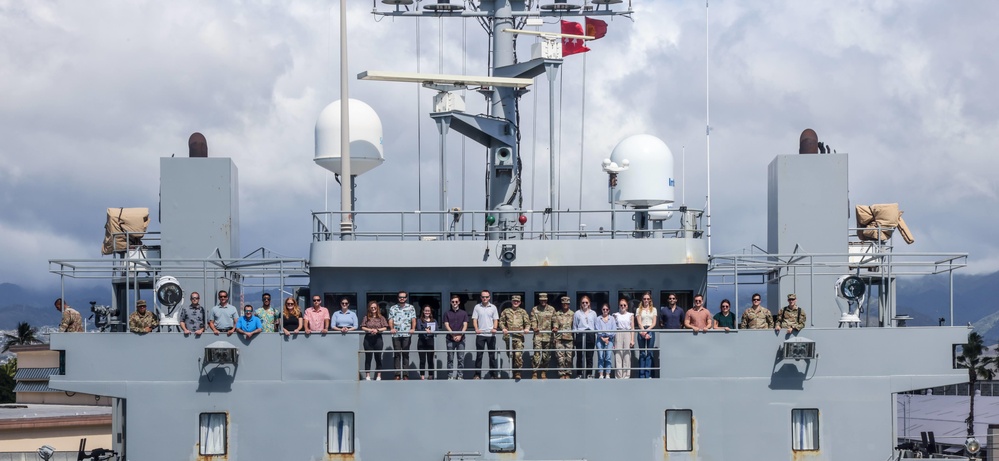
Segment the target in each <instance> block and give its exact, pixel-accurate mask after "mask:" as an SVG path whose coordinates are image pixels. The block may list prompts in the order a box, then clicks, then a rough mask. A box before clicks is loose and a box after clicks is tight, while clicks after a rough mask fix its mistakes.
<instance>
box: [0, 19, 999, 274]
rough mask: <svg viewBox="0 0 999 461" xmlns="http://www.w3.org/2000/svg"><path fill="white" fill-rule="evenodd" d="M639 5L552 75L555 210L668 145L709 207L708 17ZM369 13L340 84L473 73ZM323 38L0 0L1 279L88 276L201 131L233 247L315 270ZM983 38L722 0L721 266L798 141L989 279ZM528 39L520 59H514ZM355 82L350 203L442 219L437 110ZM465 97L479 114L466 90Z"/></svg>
mask: <svg viewBox="0 0 999 461" xmlns="http://www.w3.org/2000/svg"><path fill="white" fill-rule="evenodd" d="M580 1H582V0H580ZM632 3H633V5H634V9H635V14H634V16H633V18H632V20H629V19H626V18H621V17H618V18H615V19H613V20H609V22H610V27H609V31H608V34H607V36H606V37H605V38H603V39H601V40H599V41H595V42H592V43H591V48H592V51H591V52H589V53H587V54H586V55H585V56H584V55H577V56H571V57H568V58H567V59H566V63H565V65H564V67H563V70H562V73H561V75H560V80H559V81H560V86H559V88H558V89H557V90H556V92H557V95H556V97H557V100H556V101H557V102H556V104H557V105H558V107H559V108H560V110H559V112H558V113H559V116H558V117H557V119H556V120H557V121H556V123H557V124H558V126H559V127H560V128H561V132H562V135H561V137H560V138H558V139H559V142H558V143H559V146H560V159H559V163H558V165H559V167H560V169H559V171H560V190H561V191H562V196H561V197H562V198H561V199H562V208H571V209H578V208H579V207H580V202H581V203H582V208H583V209H603V208H606V207H607V205H606V189H605V185H606V177H605V175H604V173H602V172H601V170H600V160H601V159H602V158H604V157H607V156H608V155H609V152H610V151H611V149H613V147H614V145H615V144H616V143H617V142H618V141H620V140H621V139H623V138H624V137H626V136H628V135H632V134H638V133H648V134H652V135H655V136H658V137H660V138H661V139H663V140H664V141H665V142H666V143H667V144H668V145H669V146H670V147H671V149H672V150H673V153H674V155H675V157H676V166H677V172H676V176H677V177H678V178H679V180H678V182H677V199H678V200H680V199H681V198H682V199H683V201H684V202H685V203H686V204H687V205H689V206H691V207H694V208H701V207H703V206H704V202H705V200H704V197H705V195H706V194H707V192H708V191H707V190H706V188H705V187H704V183H705V177H706V162H705V136H704V131H705V91H706V88H707V87H706V85H705V63H706V58H705V5H704V3H703V2H702V1H686V0H675V1H665V0H632ZM371 5H372V4H371V2H370V1H368V0H356V1H352V2H351V3H350V5H348V6H349V11H348V19H349V24H350V26H349V34H350V39H349V40H350V52H349V56H350V61H351V62H350V74H351V75H356V74H357V73H359V72H361V71H364V70H395V71H410V72H415V71H418V70H419V71H423V72H444V73H468V74H477V75H481V74H484V73H485V70H484V69H485V61H484V58H483V57H482V53H481V52H482V51H483V50H485V44H486V42H485V38H484V34H483V32H482V29H481V27H480V26H479V24H478V23H477V22H474V21H468V22H465V23H464V24H463V23H462V22H461V21H459V20H456V19H443V20H441V19H436V18H427V19H421V20H419V21H416V20H413V19H392V18H383V19H380V20H379V19H378V18H376V17H374V16H372V15H371V14H370V11H371ZM378 5H381V3H380V2H378ZM337 22H338V3H336V2H322V1H314V0H313V1H281V2H271V1H240V2H230V1H219V2H195V1H187V0H176V1H172V2H154V1H142V0H136V1H131V2H111V1H103V0H93V1H88V2H77V1H65V0H62V1H60V0H54V1H36V0H31V1H28V0H0V263H2V264H0V282H13V283H18V284H24V285H32V286H41V285H46V284H52V283H56V282H57V279H56V278H55V276H53V275H50V274H48V273H47V268H48V265H47V261H48V260H49V259H69V258H89V257H98V256H99V254H100V253H99V251H100V250H99V245H100V242H101V239H102V237H103V225H104V209H105V208H107V207H117V206H127V207H132V206H141V207H148V208H150V210H151V212H152V214H153V216H155V213H156V210H157V192H158V188H157V183H158V178H159V171H158V169H159V158H160V157H163V156H170V155H171V154H176V155H186V154H187V138H188V136H189V135H190V134H191V133H192V132H194V131H200V132H202V133H204V134H205V135H206V137H207V138H208V143H209V150H210V155H211V156H228V157H232V158H233V159H234V161H235V162H236V164H237V166H238V168H239V175H240V192H241V202H240V208H241V209H240V216H241V229H242V231H241V236H242V248H243V252H244V253H246V252H249V251H251V250H253V249H255V248H258V247H261V246H265V247H268V248H270V249H272V250H274V251H276V252H278V253H281V254H285V255H289V256H303V257H304V256H307V254H308V243H309V239H310V235H309V232H310V224H311V215H310V212H311V211H320V210H324V209H326V207H327V205H326V203H327V194H326V191H327V184H330V185H329V196H330V198H329V203H330V207H331V208H332V209H338V203H339V199H338V196H337V194H338V189H337V188H336V187H335V186H336V184H335V183H331V182H330V180H329V175H327V174H326V173H325V170H323V169H321V168H320V167H318V166H316V165H315V164H314V162H313V160H312V159H313V155H314V134H313V130H314V126H315V121H316V117H317V115H318V114H319V112H320V111H321V110H322V108H323V107H324V106H326V105H327V104H329V103H330V102H332V101H334V100H336V99H338V98H339V94H338V93H339V89H338V73H337V59H338V51H337V50H338V43H337V40H338V32H337V29H336V24H337ZM995 24H999V6H997V4H996V3H995V2H994V1H992V0H968V1H961V2H947V1H940V0H934V1H930V0H906V1H896V0H812V1H808V2H801V1H795V0H757V1H753V2H745V1H734V0H715V1H714V2H713V3H712V4H711V6H710V33H709V34H708V37H707V40H708V46H709V48H710V50H709V55H708V57H707V61H708V62H709V63H710V68H711V71H710V72H711V73H710V94H711V101H710V107H711V126H712V134H711V160H712V165H711V172H712V189H713V190H712V191H711V193H712V207H713V219H712V229H713V232H712V233H713V235H714V239H713V243H712V248H713V252H714V253H731V252H739V251H741V250H742V249H743V248H746V247H748V246H749V245H751V244H754V243H755V244H758V245H760V246H764V247H765V243H766V217H765V213H766V171H767V164H768V163H769V162H770V161H771V160H772V159H773V157H774V156H775V155H778V154H793V153H796V152H797V141H798V135H799V133H800V132H801V130H802V129H804V128H809V127H810V128H813V129H815V130H816V131H817V132H818V133H819V137H820V139H821V140H823V141H825V142H827V143H828V144H830V145H831V146H833V147H834V148H835V149H836V150H837V151H838V152H840V153H843V152H847V153H850V195H851V196H850V199H851V201H852V203H855V204H856V203H861V204H867V203H882V202H899V203H900V204H901V208H902V209H903V210H905V218H906V221H907V222H908V224H909V227H910V228H911V229H912V231H913V233H914V234H915V237H916V239H917V242H916V244H915V245H912V246H909V247H907V248H904V249H903V250H904V251H919V252H943V251H946V252H955V251H962V252H963V251H967V252H969V253H971V257H970V259H969V262H970V265H971V271H972V272H992V271H995V270H997V269H999V245H997V243H996V239H995V237H994V231H992V230H990V229H994V228H995V227H996V224H997V221H999V216H997V214H996V213H995V211H996V210H997V209H999V206H997V205H999V204H997V194H999V187H997V180H996V174H997V172H999V156H997V155H995V151H996V149H997V148H999V142H997V140H999V105H997V104H996V101H997V100H996V96H995V89H994V86H995V76H996V75H999V53H996V52H995V50H994V48H993V47H995V46H996V45H997V44H999V28H996V27H995ZM556 28H557V25H556V21H554V20H548V24H546V25H545V26H544V28H543V29H544V30H556ZM532 41H533V39H528V38H522V39H521V40H520V44H519V52H520V53H521V56H526V55H528V54H529V45H530V43H531V42H532ZM463 51H464V53H463ZM466 53H467V54H469V55H468V56H466ZM350 83H351V95H352V97H354V98H357V99H361V100H363V101H365V102H367V103H368V104H370V105H371V106H372V107H373V108H374V109H375V110H376V111H377V112H378V113H379V114H380V115H381V118H382V123H383V125H384V128H385V157H386V162H385V164H384V165H382V166H381V167H379V168H378V169H375V170H373V171H371V172H370V173H367V174H365V175H363V176H361V177H360V178H359V179H358V191H357V193H358V202H357V203H358V208H359V209H364V210H400V209H403V210H416V209H419V208H421V207H422V208H423V209H436V208H437V206H438V205H437V204H438V195H437V192H436V191H437V182H438V178H439V176H438V161H439V160H438V152H439V146H440V144H439V137H438V135H437V132H436V129H435V127H434V125H433V122H432V120H431V119H430V118H429V117H427V116H426V112H427V111H428V109H429V107H430V102H431V98H432V95H433V93H432V92H431V91H430V90H425V89H422V90H421V89H419V88H417V87H416V86H415V85H412V84H402V83H382V82H360V81H357V80H353V79H352V80H351V82H350ZM538 83H539V85H537V86H536V87H535V88H534V90H533V91H532V92H530V93H528V94H527V95H526V96H524V98H523V100H522V102H523V105H522V116H521V119H522V132H523V133H524V138H523V140H522V151H523V155H524V164H525V178H524V179H525V186H526V187H525V195H524V199H525V201H524V203H525V208H529V209H530V208H535V209H540V208H543V207H544V206H545V204H546V201H547V199H546V197H547V183H546V181H547V176H548V150H547V146H548V134H547V133H548V112H547V105H548V97H549V94H548V90H547V84H546V82H545V81H544V80H540V81H539V82H538ZM584 95H585V97H584ZM467 99H468V106H469V111H470V112H473V113H477V112H480V111H481V110H482V101H481V97H480V96H479V95H477V94H475V93H471V92H470V93H469V94H468V95H467ZM583 108H585V110H583ZM418 134H419V135H418ZM448 147H449V151H448V154H447V155H448V157H447V158H448V164H449V166H450V168H449V170H450V171H449V173H448V181H449V184H450V186H449V197H448V202H449V204H450V205H452V206H454V205H460V206H463V208H465V209H481V208H483V204H482V185H481V183H480V178H482V171H483V167H482V162H483V160H482V159H483V155H482V149H481V148H479V147H477V145H474V144H472V143H465V144H464V145H462V142H461V141H460V139H459V137H458V136H457V135H455V134H452V135H451V136H450V137H449V138H448ZM463 158H464V159H465V162H464V163H462V159H463ZM681 168H682V170H683V171H684V174H683V175H682V176H683V177H681ZM421 171H422V174H420V172H421ZM581 185H582V186H581ZM580 190H582V194H581V195H580ZM535 191H536V193H535ZM681 191H682V192H683V194H682V195H681ZM421 201H422V204H421ZM589 225H590V228H591V229H593V228H596V227H597V226H599V225H602V224H601V223H599V222H594V223H589ZM157 227H158V224H156V223H154V224H153V229H156V228H157Z"/></svg>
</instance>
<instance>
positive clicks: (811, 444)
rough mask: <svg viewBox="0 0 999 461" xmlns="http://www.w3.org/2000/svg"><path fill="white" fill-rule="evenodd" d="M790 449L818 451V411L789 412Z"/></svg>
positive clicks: (795, 410)
mask: <svg viewBox="0 0 999 461" xmlns="http://www.w3.org/2000/svg"><path fill="white" fill-rule="evenodd" d="M791 449H792V450H794V451H814V450H818V449H819V410H818V409H815V408H807V409H794V410H791Z"/></svg>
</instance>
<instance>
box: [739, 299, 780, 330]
mask: <svg viewBox="0 0 999 461" xmlns="http://www.w3.org/2000/svg"><path fill="white" fill-rule="evenodd" d="M751 299H752V300H753V306H752V307H750V308H749V309H746V310H744V311H742V319H741V320H740V321H739V329H742V330H746V329H749V330H769V329H771V328H773V327H774V315H773V313H771V312H770V309H767V308H765V307H763V305H762V304H760V301H761V299H762V298H761V297H760V294H759V293H753V297H752V298H751Z"/></svg>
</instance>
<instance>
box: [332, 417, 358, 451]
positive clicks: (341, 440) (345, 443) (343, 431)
mask: <svg viewBox="0 0 999 461" xmlns="http://www.w3.org/2000/svg"><path fill="white" fill-rule="evenodd" d="M326 452H327V453H341V454H349V453H353V452H354V413H352V412H349V411H331V412H329V413H327V414H326Z"/></svg>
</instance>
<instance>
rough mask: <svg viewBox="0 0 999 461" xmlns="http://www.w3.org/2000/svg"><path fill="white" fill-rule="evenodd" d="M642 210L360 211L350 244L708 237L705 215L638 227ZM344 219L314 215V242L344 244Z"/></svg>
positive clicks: (678, 215) (689, 213) (685, 214)
mask: <svg viewBox="0 0 999 461" xmlns="http://www.w3.org/2000/svg"><path fill="white" fill-rule="evenodd" d="M641 211H642V210H634V209H627V210H576V211H557V210H556V211H550V210H545V211H537V210H519V211H497V210H491V211H489V210H460V211H355V212H354V213H353V223H354V231H353V233H352V234H351V235H350V239H351V240H421V241H435V240H484V239H503V240H505V239H526V240H529V239H584V238H608V239H613V238H702V237H703V231H702V226H701V219H702V215H703V212H702V211H701V210H695V209H690V208H686V207H681V208H680V209H678V210H672V212H671V213H672V215H671V217H670V218H668V219H665V220H658V218H656V215H655V213H652V215H653V217H654V218H656V219H650V220H647V221H646V220H644V219H643V220H641V222H642V223H641V224H640V225H638V226H636V225H635V224H634V222H635V220H634V219H633V218H634V216H635V215H636V213H639V214H641ZM643 216H644V215H643ZM660 217H662V216H661V215H660ZM340 219H341V213H340V212H333V211H319V212H313V213H312V223H313V224H312V239H313V241H315V242H324V241H329V240H339V239H341V237H342V236H341V232H340V230H339V229H340ZM522 221H523V222H522Z"/></svg>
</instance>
